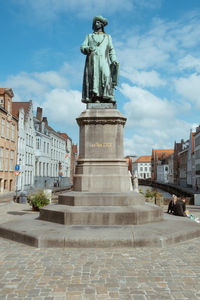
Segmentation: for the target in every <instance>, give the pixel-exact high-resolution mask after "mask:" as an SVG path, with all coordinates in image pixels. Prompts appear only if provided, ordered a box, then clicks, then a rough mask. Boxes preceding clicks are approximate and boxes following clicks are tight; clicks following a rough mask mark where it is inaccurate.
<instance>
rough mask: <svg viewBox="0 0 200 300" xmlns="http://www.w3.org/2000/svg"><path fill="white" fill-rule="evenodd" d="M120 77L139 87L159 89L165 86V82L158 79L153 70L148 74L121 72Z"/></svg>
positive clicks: (134, 71) (135, 71)
mask: <svg viewBox="0 0 200 300" xmlns="http://www.w3.org/2000/svg"><path fill="white" fill-rule="evenodd" d="M121 75H122V76H123V77H125V78H128V79H129V80H130V81H131V82H132V83H135V84H138V85H139V86H141V87H159V86H163V85H165V84H166V82H165V80H163V79H161V78H160V74H159V73H158V72H156V71H154V70H152V71H149V72H146V71H141V72H139V71H137V70H133V71H132V72H131V73H130V72H127V71H123V70H122V71H121Z"/></svg>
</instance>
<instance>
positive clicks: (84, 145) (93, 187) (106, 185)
mask: <svg viewBox="0 0 200 300" xmlns="http://www.w3.org/2000/svg"><path fill="white" fill-rule="evenodd" d="M77 123H78V125H79V127H80V142H79V147H80V148H79V160H78V164H77V167H76V172H75V176H74V191H78V192H99V193H105V192H115V193H116V192H119V193H120V192H128V191H130V178H129V174H128V168H127V162H126V160H125V159H124V149H123V128H124V125H125V123H126V118H125V117H124V116H122V114H121V113H120V112H119V111H118V110H116V109H87V110H86V111H84V112H82V114H81V115H80V117H79V118H77Z"/></svg>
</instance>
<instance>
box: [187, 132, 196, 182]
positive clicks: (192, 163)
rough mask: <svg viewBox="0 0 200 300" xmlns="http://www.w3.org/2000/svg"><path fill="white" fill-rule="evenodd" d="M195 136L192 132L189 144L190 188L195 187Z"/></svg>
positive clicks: (188, 176) (188, 174)
mask: <svg viewBox="0 0 200 300" xmlns="http://www.w3.org/2000/svg"><path fill="white" fill-rule="evenodd" d="M194 135H195V133H194V132H192V130H191V131H190V138H189V144H188V159H187V186H189V187H194V186H195V159H194Z"/></svg>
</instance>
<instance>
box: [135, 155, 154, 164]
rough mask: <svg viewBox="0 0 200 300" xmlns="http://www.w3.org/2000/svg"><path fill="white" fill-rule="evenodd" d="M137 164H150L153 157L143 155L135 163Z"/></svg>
mask: <svg viewBox="0 0 200 300" xmlns="http://www.w3.org/2000/svg"><path fill="white" fill-rule="evenodd" d="M135 162H136V163H138V162H141V163H142V162H143V163H150V162H151V155H143V156H140V157H139V158H138V159H136V161H135Z"/></svg>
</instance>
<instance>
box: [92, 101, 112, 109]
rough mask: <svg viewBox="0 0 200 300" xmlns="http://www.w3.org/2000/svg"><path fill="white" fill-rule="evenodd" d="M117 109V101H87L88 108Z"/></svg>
mask: <svg viewBox="0 0 200 300" xmlns="http://www.w3.org/2000/svg"><path fill="white" fill-rule="evenodd" d="M109 108H111V109H116V108H117V105H116V103H112V102H111V103H87V109H109Z"/></svg>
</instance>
